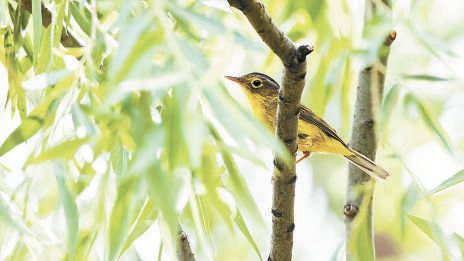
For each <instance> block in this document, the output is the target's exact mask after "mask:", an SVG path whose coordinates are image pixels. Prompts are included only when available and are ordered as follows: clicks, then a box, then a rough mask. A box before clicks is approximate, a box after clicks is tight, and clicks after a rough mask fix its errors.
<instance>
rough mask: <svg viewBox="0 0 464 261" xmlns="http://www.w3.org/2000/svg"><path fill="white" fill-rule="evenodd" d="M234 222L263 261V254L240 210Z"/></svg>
mask: <svg viewBox="0 0 464 261" xmlns="http://www.w3.org/2000/svg"><path fill="white" fill-rule="evenodd" d="M234 221H235V224H236V225H237V226H238V228H239V229H240V231H241V232H242V234H243V236H245V238H246V239H247V240H248V242H249V243H250V244H251V246H252V247H253V249H254V250H255V252H256V254H257V255H258V257H259V260H261V261H262V260H263V257H262V256H261V253H260V252H259V248H258V245H257V244H256V242H255V240H254V238H253V236H252V235H251V233H250V230H249V229H248V227H247V225H246V224H245V222H244V221H243V217H242V214H240V211H239V210H237V215H236V216H235V219H234Z"/></svg>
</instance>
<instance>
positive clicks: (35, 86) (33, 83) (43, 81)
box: [22, 70, 71, 91]
mask: <svg viewBox="0 0 464 261" xmlns="http://www.w3.org/2000/svg"><path fill="white" fill-rule="evenodd" d="M70 73H71V71H69V70H59V71H54V72H47V73H42V74H38V75H36V76H34V77H32V78H31V79H29V80H27V81H24V82H23V83H22V86H23V88H24V89H26V90H28V91H36V90H42V89H44V88H46V87H48V86H50V85H54V84H56V83H58V82H59V81H61V80H63V79H64V78H66V76H68V75H69V74H70Z"/></svg>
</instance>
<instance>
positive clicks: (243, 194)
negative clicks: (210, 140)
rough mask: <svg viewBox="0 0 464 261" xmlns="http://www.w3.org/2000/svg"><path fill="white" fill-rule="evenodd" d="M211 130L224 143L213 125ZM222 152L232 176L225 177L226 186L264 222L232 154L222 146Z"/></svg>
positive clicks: (216, 138) (245, 206)
mask: <svg viewBox="0 0 464 261" xmlns="http://www.w3.org/2000/svg"><path fill="white" fill-rule="evenodd" d="M210 131H211V134H212V135H213V137H214V139H215V140H216V142H218V143H219V144H222V143H223V140H222V139H221V137H220V136H219V134H218V132H217V131H216V130H215V129H214V128H213V127H210ZM220 153H221V157H222V160H223V161H224V164H225V166H226V169H227V172H228V173H229V177H230V178H229V179H227V178H224V183H225V185H226V187H227V188H229V189H230V191H231V192H232V194H233V195H234V198H235V199H236V200H237V201H238V203H239V205H241V206H243V207H244V208H245V209H246V210H247V211H248V212H250V213H251V214H252V216H253V217H254V218H255V219H256V220H258V221H260V222H259V223H260V224H264V218H263V217H262V215H261V213H260V212H259V208H258V205H257V204H256V202H255V200H254V198H253V196H252V195H251V192H250V190H249V189H248V186H247V185H246V182H245V180H244V178H243V175H242V174H241V173H240V172H239V170H238V167H237V165H236V163H235V161H234V159H233V157H232V155H231V154H230V152H229V151H227V150H225V149H224V148H221V150H220Z"/></svg>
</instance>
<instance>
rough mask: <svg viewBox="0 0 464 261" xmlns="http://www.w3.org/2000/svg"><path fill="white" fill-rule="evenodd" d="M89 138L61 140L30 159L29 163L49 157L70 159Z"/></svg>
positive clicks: (49, 158) (48, 158)
mask: <svg viewBox="0 0 464 261" xmlns="http://www.w3.org/2000/svg"><path fill="white" fill-rule="evenodd" d="M88 141H89V138H84V139H70V140H66V141H63V142H61V143H60V144H58V145H56V146H53V147H51V148H48V149H47V150H45V151H43V152H42V153H40V154H39V155H38V156H37V157H35V158H33V159H31V160H30V161H29V163H39V162H42V161H46V160H51V159H65V160H70V159H72V158H74V156H75V154H76V152H77V151H78V150H79V148H80V147H81V146H82V145H83V144H85V143H87V142H88Z"/></svg>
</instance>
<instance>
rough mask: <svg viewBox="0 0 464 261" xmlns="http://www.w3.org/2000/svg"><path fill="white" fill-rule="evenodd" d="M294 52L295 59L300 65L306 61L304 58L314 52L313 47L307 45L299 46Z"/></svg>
mask: <svg viewBox="0 0 464 261" xmlns="http://www.w3.org/2000/svg"><path fill="white" fill-rule="evenodd" d="M296 51H297V52H296V59H297V60H298V62H300V63H302V62H304V61H306V56H307V55H308V54H310V53H312V52H313V51H314V47H313V46H309V45H307V44H305V45H300V46H299V47H298V49H297V50H296Z"/></svg>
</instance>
